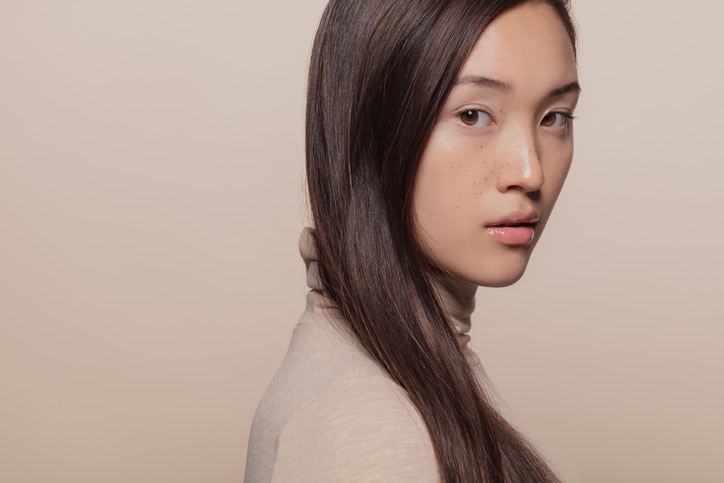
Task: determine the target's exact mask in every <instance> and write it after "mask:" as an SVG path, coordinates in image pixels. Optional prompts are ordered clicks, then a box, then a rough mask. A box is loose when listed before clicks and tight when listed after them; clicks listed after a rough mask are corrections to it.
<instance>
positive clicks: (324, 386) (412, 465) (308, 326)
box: [244, 228, 491, 483]
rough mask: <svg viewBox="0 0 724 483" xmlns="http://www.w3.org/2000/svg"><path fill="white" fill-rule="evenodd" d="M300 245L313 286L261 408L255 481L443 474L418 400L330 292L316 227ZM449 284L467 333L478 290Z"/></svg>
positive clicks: (252, 447) (252, 469)
mask: <svg viewBox="0 0 724 483" xmlns="http://www.w3.org/2000/svg"><path fill="white" fill-rule="evenodd" d="M299 247H300V252H301V254H302V257H303V258H304V261H305V264H306V265H307V284H308V285H309V287H310V288H311V291H310V292H309V293H308V294H307V308H306V310H305V312H304V313H303V314H302V316H301V319H300V321H299V323H298V324H297V326H296V327H295V329H294V333H293V336H292V341H291V344H290V346H289V350H288V352H287V355H286V357H285V359H284V361H283V363H282V365H281V367H280V368H279V371H278V372H277V374H276V376H275V377H274V379H273V380H272V382H271V384H270V385H269V388H268V389H267V391H266V393H265V394H264V397H263V398H262V400H261V403H260V404H259V407H258V409H257V412H256V415H255V417H254V422H253V424H252V428H251V435H250V437H249V448H248V454H247V466H246V475H245V477H244V481H245V483H262V482H264V483H266V482H269V481H272V482H284V483H287V482H316V483H321V482H341V481H344V482H358V481H360V482H361V481H370V482H372V481H375V482H376V481H385V482H398V481H410V482H412V481H414V482H421V483H422V482H438V481H440V479H439V474H438V467H437V462H436V459H435V454H434V451H433V447H432V443H431V440H430V436H429V434H428V431H427V428H426V426H425V424H424V422H423V420H422V418H421V417H420V414H419V413H418V411H417V409H416V408H415V406H414V405H413V404H412V402H411V401H410V399H409V398H408V396H407V394H406V392H405V391H404V390H403V389H402V388H401V387H400V386H399V385H397V384H396V383H395V382H394V381H393V380H392V379H391V377H390V376H389V375H388V374H387V372H386V371H385V370H384V369H383V368H382V367H381V366H380V365H379V364H378V363H377V362H375V361H374V360H372V359H371V358H370V357H369V356H368V355H367V354H366V352H365V351H364V350H363V349H362V348H361V347H360V345H359V343H358V342H357V341H356V340H355V337H354V336H353V335H352V334H351V333H350V332H349V331H348V330H347V329H346V324H345V323H344V321H343V320H340V315H339V313H338V312H337V311H336V310H335V308H334V306H333V304H332V302H331V301H330V300H329V299H328V298H327V297H326V296H325V295H324V293H323V292H322V285H321V282H320V279H319V275H318V269H317V262H316V251H315V247H314V238H313V234H312V229H311V228H306V229H305V230H304V231H303V232H302V236H301V239H300V241H299ZM440 292H441V296H442V298H443V302H444V304H445V307H446V309H447V310H448V312H449V313H450V315H451V318H452V319H453V321H454V323H455V326H456V328H457V330H458V333H459V335H460V337H463V338H465V341H466V342H467V340H468V338H469V337H468V336H467V332H468V331H469V330H470V315H471V313H472V311H473V308H474V305H475V299H474V294H471V296H470V297H466V298H465V300H462V299H461V298H460V297H457V298H455V297H452V296H451V295H450V292H449V291H445V290H442V289H440ZM474 363H475V362H474ZM477 364H478V367H479V370H480V375H481V377H482V380H483V383H484V384H485V385H486V386H488V384H487V378H485V375H484V372H483V371H482V366H480V365H479V361H478V362H477ZM488 388H489V389H491V388H490V387H488Z"/></svg>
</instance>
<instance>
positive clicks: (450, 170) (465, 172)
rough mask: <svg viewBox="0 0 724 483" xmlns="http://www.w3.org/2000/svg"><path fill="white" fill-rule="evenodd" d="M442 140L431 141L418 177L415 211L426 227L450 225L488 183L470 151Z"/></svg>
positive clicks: (472, 202) (424, 154)
mask: <svg viewBox="0 0 724 483" xmlns="http://www.w3.org/2000/svg"><path fill="white" fill-rule="evenodd" d="M440 138H441V136H438V137H435V138H431V139H430V142H429V143H428V145H427V147H426V148H425V151H424V152H423V155H422V158H421V159H420V164H419V166H418V169H417V174H416V176H415V186H414V191H413V203H414V211H415V213H416V216H417V218H418V222H419V223H420V224H423V225H424V224H445V223H448V224H450V223H451V222H453V221H454V219H455V218H457V217H459V216H461V215H462V213H464V212H465V210H466V209H468V207H469V206H471V205H472V204H475V198H476V197H479V196H480V195H482V193H483V188H482V187H483V185H484V179H482V178H483V176H481V175H482V173H480V172H479V169H478V168H479V165H478V166H476V163H474V162H471V159H474V158H475V156H473V155H471V153H469V148H468V147H465V146H460V145H459V144H458V145H454V144H452V143H450V140H449V139H446V138H444V137H443V138H442V139H440ZM423 222H426V223H423Z"/></svg>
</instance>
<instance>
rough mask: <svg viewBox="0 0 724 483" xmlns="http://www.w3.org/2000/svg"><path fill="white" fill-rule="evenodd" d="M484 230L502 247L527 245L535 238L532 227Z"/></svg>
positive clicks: (504, 227)
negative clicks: (502, 245)
mask: <svg viewBox="0 0 724 483" xmlns="http://www.w3.org/2000/svg"><path fill="white" fill-rule="evenodd" d="M485 230H486V231H487V232H488V233H490V235H491V236H492V237H493V239H495V240H496V241H498V242H500V243H502V244H504V245H529V244H530V243H531V242H532V241H533V237H535V230H534V229H533V227H532V226H486V227H485Z"/></svg>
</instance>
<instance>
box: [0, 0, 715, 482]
mask: <svg viewBox="0 0 724 483" xmlns="http://www.w3.org/2000/svg"><path fill="white" fill-rule="evenodd" d="M323 4H324V1H322V0H313V1H310V0H305V1H304V2H300V1H299V0H283V1H281V2H273V3H271V2H269V3H267V2H250V1H247V0H244V1H236V2H232V1H229V0H225V1H221V0H218V1H217V0H213V1H205V2H202V1H201V0H195V1H191V0H173V1H171V0H144V1H143V2H140V1H128V0H124V1H120V0H115V1H112V0H108V1H103V2H99V1H92V0H64V1H50V0H44V1H43V0H22V1H20V0H16V1H9V0H0V481H3V482H8V483H15V482H18V483H26V482H27V483H30V482H69V483H70V482H73V483H85V482H174V483H183V482H229V483H231V482H238V481H240V480H241V479H242V475H243V470H244V465H245V452H246V439H247V434H248V430H249V425H250V422H251V418H252V415H253V411H254V408H255V406H256V404H257V402H258V400H259V398H260V397H261V394H262V392H263V390H264V388H265V386H266V384H267V383H268V381H269V379H270V378H271V376H272V374H273V373H274V371H275V369H276V367H277V365H278V364H279V363H280V361H281V358H282V357H283V354H284V352H285V350H286V345H287V343H288V340H289V336H290V331H291V328H292V327H293V325H294V323H295V322H296V318H297V316H298V314H299V312H300V310H301V309H302V306H303V296H304V291H305V288H304V281H303V280H304V274H303V266H302V263H301V261H300V260H299V259H298V256H297V253H296V241H297V236H298V233H299V231H300V229H301V227H302V226H303V224H304V219H305V216H306V214H305V212H306V210H305V208H304V203H305V201H304V200H305V195H304V191H303V175H302V174H303V173H302V166H303V105H304V88H305V78H306V72H305V71H306V66H307V57H308V53H309V49H310V45H311V39H312V35H313V32H314V30H315V28H316V22H317V20H318V18H319V15H320V13H321V11H322V8H323ZM686 5H688V6H686ZM686 5H685V4H684V3H682V2H674V1H673V0H664V1H653V0H649V1H644V0H641V1H635V2H632V1H630V0H607V1H598V0H578V2H577V4H576V15H577V18H578V23H579V24H580V28H581V33H582V46H581V61H580V68H581V79H582V84H583V88H584V96H583V100H582V103H581V106H580V109H579V112H578V114H579V115H580V119H579V120H577V121H576V123H577V127H576V129H577V152H576V161H575V164H574V168H573V170H572V172H571V176H570V178H569V182H568V186H567V188H566V190H565V191H564V194H563V195H562V198H561V199H560V202H559V206H558V211H557V213H556V215H555V217H554V219H553V220H552V222H551V224H550V226H549V228H548V230H547V234H546V236H545V237H544V239H543V242H542V243H541V244H540V245H539V248H538V249H537V253H536V256H535V257H534V260H533V262H532V264H531V266H530V269H529V273H528V275H527V276H526V278H524V280H523V281H522V282H520V283H519V284H518V285H516V286H514V287H511V288H508V289H496V290H490V289H485V290H481V292H480V296H479V300H478V307H479V309H478V311H477V312H476V316H475V320H474V325H475V327H476V328H475V330H474V340H475V342H476V346H477V348H478V349H479V351H480V354H481V356H482V358H483V360H484V362H485V364H486V366H487V368H488V371H489V373H490V375H491V376H492V378H493V379H494V380H495V382H496V383H497V385H498V386H499V388H500V390H501V392H502V393H503V395H504V397H505V398H506V399H507V401H508V403H509V404H510V406H511V408H512V410H513V412H514V413H515V414H516V416H517V418H518V420H519V421H520V424H521V426H522V427H523V428H524V429H525V431H526V432H527V433H528V434H529V435H530V436H531V437H532V438H533V439H534V440H535V441H536V442H537V443H538V444H539V445H540V446H541V447H542V448H543V449H544V451H545V452H546V453H547V454H548V455H549V456H550V458H551V459H552V460H553V461H554V462H555V463H556V465H557V466H558V468H559V469H560V471H561V473H562V474H563V475H564V477H565V478H566V479H567V480H568V481H570V482H658V483H668V482H721V481H724V468H723V467H722V464H721V455H722V453H723V451H724V385H723V384H722V370H723V369H724V355H723V353H724V350H723V349H724V347H723V346H724V328H722V322H724V303H723V302H722V299H723V297H722V295H721V289H722V287H723V286H724V259H723V258H724V256H723V255H722V250H721V246H722V236H723V235H724V227H723V223H722V222H723V221H724V216H723V215H722V210H723V209H724V191H723V190H722V183H723V182H724V155H723V154H722V136H723V134H722V133H724V115H723V114H722V113H723V112H724V95H722V91H721V80H722V78H724V65H723V61H722V60H721V59H722V55H721V46H722V45H724V33H722V32H723V31H722V28H721V23H722V19H723V17H724V7H723V6H722V4H721V2H718V1H715V0H698V1H695V2H690V3H688V4H686Z"/></svg>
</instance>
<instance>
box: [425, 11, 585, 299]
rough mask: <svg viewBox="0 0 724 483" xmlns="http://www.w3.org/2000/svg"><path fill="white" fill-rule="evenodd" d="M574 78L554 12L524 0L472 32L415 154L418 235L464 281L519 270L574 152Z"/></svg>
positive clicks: (506, 276) (510, 279)
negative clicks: (451, 82) (418, 154)
mask: <svg viewBox="0 0 724 483" xmlns="http://www.w3.org/2000/svg"><path fill="white" fill-rule="evenodd" d="M579 91H580V88H579V86H578V76H577V72H576V62H575V56H574V52H573V47H572V45H571V41H570V39H569V37H568V34H567V32H566V30H565V28H564V26H563V23H562V22H561V20H560V18H559V17H558V14H557V13H556V12H555V11H554V10H553V9H552V8H551V7H550V6H548V5H545V4H543V3H538V2H529V3H525V4H523V5H520V6H518V7H515V8H513V9H510V10H507V11H505V12H503V13H502V14H501V15H499V16H498V17H496V18H495V20H493V22H491V23H490V24H489V25H488V27H487V28H486V29H485V30H484V31H483V33H482V34H481V35H480V37H479V38H478V40H477V42H476V44H475V46H474V47H473V49H472V50H471V51H470V54H469V56H468V58H467V60H466V61H465V63H464V64H463V66H462V68H461V69H460V72H459V74H458V77H457V81H456V83H455V85H454V87H453V88H452V90H451V92H450V95H449V96H448V98H447V100H446V101H445V103H444V105H443V107H442V110H441V111H440V113H439V115H438V118H437V120H436V121H435V125H434V126H433V129H432V133H431V135H430V138H429V140H428V142H427V145H426V146H425V149H424V151H423V154H422V158H421V160H420V165H419V168H418V172H417V175H416V178H415V184H414V191H413V202H414V216H415V220H416V223H417V228H418V238H419V239H420V241H421V243H422V246H423V250H424V252H425V253H426V255H427V256H429V257H430V258H431V259H432V260H433V262H434V263H435V264H436V265H437V266H438V267H440V268H442V269H444V270H447V271H449V272H450V273H452V274H453V275H454V276H456V277H457V278H458V279H460V280H461V281H463V282H469V283H473V284H476V285H485V286H504V285H509V284H512V283H514V282H516V281H517V280H518V279H519V278H520V277H521V275H523V272H524V270H525V267H526V265H527V263H528V259H529V257H530V254H531V251H532V250H533V246H534V245H535V244H536V242H537V241H538V238H539V237H540V234H541V232H542V231H543V227H544V226H545V224H546V221H547V220H548V217H549V216H550V213H551V210H552V209H553V205H554V204H555V201H556V198H557V197H558V193H559V192H560V190H561V187H562V186H563V181H564V180H565V178H566V174H567V173H568V168H569V167H570V164H571V160H572V157H573V126H572V122H571V115H572V113H573V110H574V108H575V107H576V102H577V100H578V94H579Z"/></svg>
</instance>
